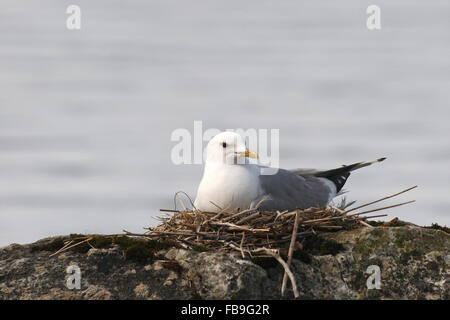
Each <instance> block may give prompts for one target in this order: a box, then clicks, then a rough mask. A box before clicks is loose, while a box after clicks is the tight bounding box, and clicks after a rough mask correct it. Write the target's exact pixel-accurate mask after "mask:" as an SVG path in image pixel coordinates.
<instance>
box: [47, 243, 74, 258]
mask: <svg viewBox="0 0 450 320" xmlns="http://www.w3.org/2000/svg"><path fill="white" fill-rule="evenodd" d="M73 242H74V240H70V241H67V243H66V244H65V245H64V246H63V247H62V248H61V249H59V250H58V251H56V252H55V253H53V254H52V255H50V257H51V256H53V255H56V254H58V253H59V252H61V251H63V250H64V249H65V248H67V247H68V246H70V245H71V244H72V243H73Z"/></svg>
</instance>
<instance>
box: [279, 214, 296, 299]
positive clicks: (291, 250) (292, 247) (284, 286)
mask: <svg viewBox="0 0 450 320" xmlns="http://www.w3.org/2000/svg"><path fill="white" fill-rule="evenodd" d="M298 216H299V213H298V211H297V214H296V215H295V222H294V227H293V228H292V237H291V243H290V244H289V251H288V261H287V264H288V266H290V265H291V262H292V254H293V253H294V246H295V241H296V240H297V229H298V223H299V220H300V219H299V218H298ZM286 282H287V273H286V271H285V272H284V275H283V283H282V284H281V296H284V291H285V289H286Z"/></svg>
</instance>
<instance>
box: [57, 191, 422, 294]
mask: <svg viewBox="0 0 450 320" xmlns="http://www.w3.org/2000/svg"><path fill="white" fill-rule="evenodd" d="M416 187H417V186H414V187H411V188H408V189H405V190H403V191H400V192H397V193H395V194H392V195H389V196H386V197H383V198H381V199H378V200H375V201H371V202H368V203H365V204H362V205H359V206H356V207H353V205H354V203H355V202H351V203H346V201H345V199H344V200H343V201H342V202H341V203H340V204H339V205H337V206H334V205H329V206H327V207H322V208H320V207H318V208H308V209H296V210H293V211H283V212H280V211H259V210H258V209H248V210H244V211H240V212H233V211H228V210H227V209H220V211H219V212H215V213H213V212H202V211H199V210H189V209H186V206H185V205H184V203H183V202H182V201H180V203H181V204H182V206H183V208H184V209H183V210H176V209H175V210H172V209H161V211H162V212H166V213H170V214H166V216H164V217H157V218H156V219H158V220H159V221H160V222H161V224H159V225H157V226H155V227H152V228H147V231H146V232H145V233H142V234H137V233H132V232H129V231H126V230H124V232H125V233H124V234H122V235H112V236H123V235H126V236H132V237H138V238H141V239H147V240H171V241H172V242H175V243H176V244H178V245H179V246H180V247H184V248H186V249H195V250H199V249H205V250H208V249H209V250H214V251H225V252H229V253H232V252H235V253H237V254H240V255H242V258H248V257H252V256H254V255H258V256H259V257H261V256H269V257H273V258H275V259H276V260H277V261H278V262H279V263H280V264H281V265H282V266H283V268H284V270H285V275H284V278H283V283H282V288H281V292H282V295H283V294H284V292H285V288H286V281H287V277H289V279H290V282H291V283H292V290H293V293H294V296H295V297H296V298H297V297H298V296H299V294H298V290H297V286H296V283H295V279H294V275H293V274H292V272H291V270H290V268H289V266H290V264H291V260H292V255H293V252H294V250H295V248H301V247H302V244H301V240H302V238H305V237H308V236H309V235H312V234H316V233H320V232H330V231H339V230H352V229H356V228H361V227H368V228H373V227H372V226H371V225H370V224H369V223H368V222H367V219H370V218H378V217H383V216H387V214H376V215H370V214H371V213H373V212H379V211H383V210H386V209H390V208H394V207H398V206H401V205H405V204H408V203H411V202H414V201H415V200H411V201H407V202H402V203H397V204H394V205H390V206H384V207H378V208H374V209H367V210H366V207H368V206H370V205H373V204H376V203H379V202H381V201H384V200H387V199H390V198H393V197H396V196H398V195H400V194H403V193H405V192H407V191H410V190H412V189H414V188H416ZM178 194H179V193H177V194H176V195H175V200H177V199H178V200H180V199H179V198H177V196H178ZM191 204H192V201H191ZM192 205H193V204H192ZM78 240H79V242H75V243H74V242H73V241H71V242H68V243H67V244H66V245H65V246H64V247H63V248H61V249H60V250H58V251H57V252H55V253H53V254H52V255H51V256H53V255H56V254H58V253H61V252H63V251H65V250H68V249H70V248H73V247H74V246H78V245H80V244H82V243H85V242H87V243H88V244H89V241H90V240H92V238H91V237H89V236H86V237H81V238H80V239H78ZM91 246H92V245H91ZM281 252H284V253H285V254H284V256H285V257H286V256H287V259H286V258H285V259H283V258H282V254H281Z"/></svg>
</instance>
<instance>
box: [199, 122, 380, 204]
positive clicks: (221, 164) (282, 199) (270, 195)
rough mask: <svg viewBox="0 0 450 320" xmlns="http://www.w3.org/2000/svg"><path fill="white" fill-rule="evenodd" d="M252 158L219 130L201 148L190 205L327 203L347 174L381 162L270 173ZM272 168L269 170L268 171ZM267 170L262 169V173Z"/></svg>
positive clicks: (232, 136) (241, 142)
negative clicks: (201, 166) (201, 163)
mask: <svg viewBox="0 0 450 320" xmlns="http://www.w3.org/2000/svg"><path fill="white" fill-rule="evenodd" d="M257 158H258V155H257V154H256V153H255V152H253V151H250V150H248V149H247V148H246V145H245V141H244V139H243V138H242V137H241V136H240V135H239V134H237V133H234V132H231V131H225V132H221V133H219V134H218V135H216V136H215V137H214V138H212V139H211V140H210V141H209V143H208V145H207V147H206V161H205V168H204V172H203V177H202V179H201V182H200V185H199V187H198V190H197V197H196V199H195V201H194V207H195V209H197V210H200V211H203V212H220V211H225V210H226V211H236V212H237V211H241V210H246V209H258V210H261V211H268V210H279V211H284V210H295V209H297V208H301V209H306V208H310V207H322V206H326V205H328V204H329V203H330V202H331V201H332V200H333V198H334V197H336V196H337V195H339V194H340V192H341V190H342V187H343V186H344V184H345V183H346V182H347V179H348V177H349V176H350V172H351V171H354V170H356V169H360V168H363V167H367V166H369V165H371V164H373V163H376V162H381V161H383V160H385V159H386V158H380V159H377V160H374V161H367V162H357V163H354V164H350V165H344V166H342V167H339V168H336V169H331V170H325V171H321V170H315V169H293V170H285V169H276V170H273V171H272V173H273V174H262V172H264V170H267V169H271V168H269V167H266V166H262V165H259V164H257V163H254V161H256V160H251V161H250V160H249V159H257ZM272 169H273V168H272ZM266 172H267V171H266Z"/></svg>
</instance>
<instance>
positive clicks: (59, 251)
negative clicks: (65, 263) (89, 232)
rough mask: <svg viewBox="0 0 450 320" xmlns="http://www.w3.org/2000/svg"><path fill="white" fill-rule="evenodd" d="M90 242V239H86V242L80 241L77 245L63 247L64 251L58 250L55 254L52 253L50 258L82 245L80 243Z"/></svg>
mask: <svg viewBox="0 0 450 320" xmlns="http://www.w3.org/2000/svg"><path fill="white" fill-rule="evenodd" d="M90 240H92V237H90V238H87V239H86V240H83V241H80V242H78V243H75V244H73V245H71V246H68V247H65V248H64V250H63V249H59V250H58V251H56V252H55V253H52V254H51V255H50V257H53V256H54V255H56V254H58V253H61V252H63V251H66V250H69V249H70V248H73V247H76V246H78V245H80V244H82V243H84V242H87V241H90Z"/></svg>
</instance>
